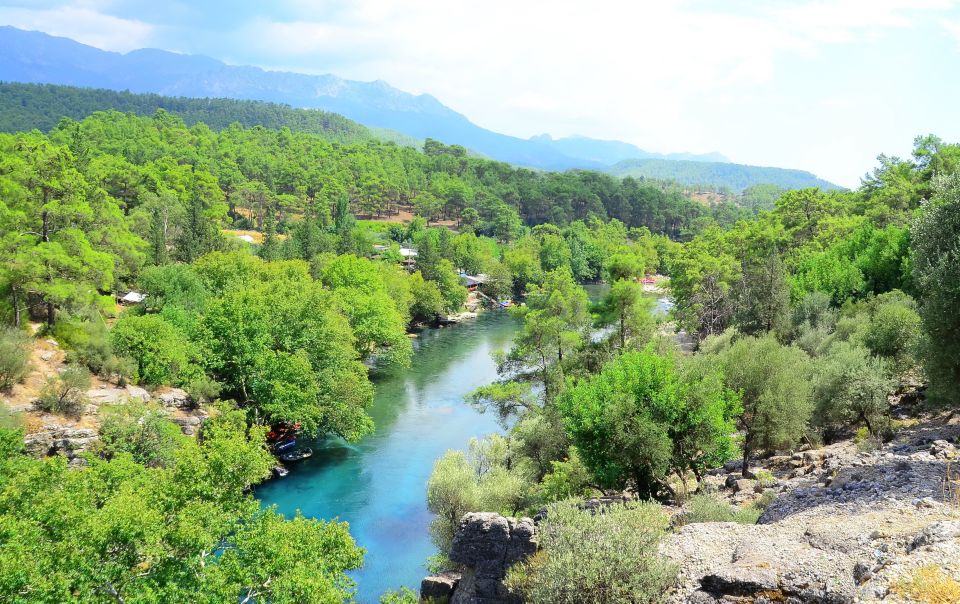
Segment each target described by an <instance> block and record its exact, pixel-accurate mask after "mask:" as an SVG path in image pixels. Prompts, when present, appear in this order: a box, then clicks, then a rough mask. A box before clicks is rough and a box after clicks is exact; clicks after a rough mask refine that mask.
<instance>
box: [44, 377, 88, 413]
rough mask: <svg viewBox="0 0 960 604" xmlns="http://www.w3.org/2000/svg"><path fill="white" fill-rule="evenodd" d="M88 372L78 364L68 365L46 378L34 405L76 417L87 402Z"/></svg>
mask: <svg viewBox="0 0 960 604" xmlns="http://www.w3.org/2000/svg"><path fill="white" fill-rule="evenodd" d="M89 388H90V372H89V371H88V370H87V368H86V367H82V366H80V365H68V366H67V367H64V368H63V369H62V370H61V371H60V373H59V374H58V375H56V376H50V377H48V378H47V383H46V384H45V385H44V387H43V390H42V391H41V392H40V398H38V399H37V402H36V405H37V407H38V408H40V409H42V410H43V411H48V412H50V413H59V414H62V415H70V416H75V417H78V416H79V415H80V413H81V412H82V411H83V407H84V405H86V404H87V390H88V389H89Z"/></svg>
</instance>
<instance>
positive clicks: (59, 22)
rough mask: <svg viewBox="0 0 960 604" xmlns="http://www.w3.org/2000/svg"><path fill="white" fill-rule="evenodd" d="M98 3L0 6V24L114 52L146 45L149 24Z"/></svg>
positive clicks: (149, 29)
mask: <svg viewBox="0 0 960 604" xmlns="http://www.w3.org/2000/svg"><path fill="white" fill-rule="evenodd" d="M100 6H101V4H100V3H96V2H84V1H79V2H75V3H72V4H65V5H61V6H56V7H51V8H44V9H30V8H22V7H2V6H0V23H2V24H4V25H12V26H14V27H19V28H20V29H28V30H37V31H43V32H46V33H48V34H52V35H55V36H64V37H67V38H72V39H74V40H77V41H78V42H83V43H84V44H89V45H91V46H96V47H97V48H102V49H105V50H114V51H118V52H127V51H130V50H134V49H137V48H143V47H144V46H148V45H149V44H150V41H151V39H152V35H153V32H154V28H153V26H151V25H149V24H147V23H144V22H142V21H137V20H132V19H121V18H119V17H114V16H112V15H109V14H106V13H104V12H100V11H99V10H98V9H99V8H100Z"/></svg>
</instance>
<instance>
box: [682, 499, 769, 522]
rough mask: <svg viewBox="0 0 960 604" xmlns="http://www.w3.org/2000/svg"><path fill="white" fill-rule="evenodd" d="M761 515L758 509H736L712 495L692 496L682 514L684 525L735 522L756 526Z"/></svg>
mask: <svg viewBox="0 0 960 604" xmlns="http://www.w3.org/2000/svg"><path fill="white" fill-rule="evenodd" d="M761 514H763V510H762V509H758V507H753V506H751V507H749V508H738V507H736V506H733V505H730V504H729V503H727V502H726V501H723V500H722V499H720V498H718V497H716V496H714V495H694V496H693V497H691V498H690V502H689V503H688V504H687V506H686V510H685V511H684V514H683V523H684V524H695V523H697V522H736V523H737V524H756V523H757V520H759V519H760V515H761Z"/></svg>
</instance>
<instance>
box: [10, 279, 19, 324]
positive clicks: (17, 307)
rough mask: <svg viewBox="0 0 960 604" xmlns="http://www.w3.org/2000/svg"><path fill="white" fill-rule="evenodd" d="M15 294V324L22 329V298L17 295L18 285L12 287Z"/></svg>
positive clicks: (13, 294)
mask: <svg viewBox="0 0 960 604" xmlns="http://www.w3.org/2000/svg"><path fill="white" fill-rule="evenodd" d="M11 292H12V296H13V326H14V327H16V328H17V329H20V298H19V297H18V296H17V287H16V286H14V287H13V288H11Z"/></svg>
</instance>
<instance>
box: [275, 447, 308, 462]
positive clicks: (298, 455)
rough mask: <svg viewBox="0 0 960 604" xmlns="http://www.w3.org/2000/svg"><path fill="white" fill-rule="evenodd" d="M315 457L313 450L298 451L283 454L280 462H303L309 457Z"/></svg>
mask: <svg viewBox="0 0 960 604" xmlns="http://www.w3.org/2000/svg"><path fill="white" fill-rule="evenodd" d="M312 455H313V449H310V448H309V447H308V448H305V449H297V450H296V451H290V452H289V453H281V454H280V461H286V462H288V463H289V462H293V461H303V460H304V459H307V458H308V457H311V456H312Z"/></svg>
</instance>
